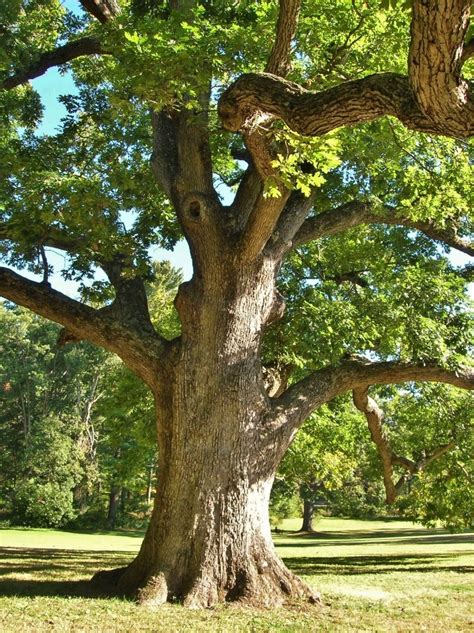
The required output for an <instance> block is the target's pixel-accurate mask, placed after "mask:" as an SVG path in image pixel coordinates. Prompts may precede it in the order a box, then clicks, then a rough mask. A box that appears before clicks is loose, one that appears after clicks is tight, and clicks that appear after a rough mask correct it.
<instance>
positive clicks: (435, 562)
mask: <svg viewBox="0 0 474 633" xmlns="http://www.w3.org/2000/svg"><path fill="white" fill-rule="evenodd" d="M462 556H464V554H462V553H459V554H454V553H453V554H433V555H429V556H426V555H423V554H408V555H395V556H393V555H392V556H384V555H379V556H343V557H328V558H324V557H321V558H320V557H317V558H316V557H315V558H309V557H308V558H307V557H301V558H286V557H284V558H283V560H284V562H285V564H286V565H288V567H289V568H290V569H291V571H293V572H294V573H295V574H298V575H302V576H304V575H313V574H320V575H321V574H323V575H324V574H327V575H329V574H336V575H342V576H345V575H348V576H353V575H358V574H370V575H374V574H387V573H393V572H400V573H404V572H409V573H412V572H422V573H433V572H437V571H450V572H457V573H461V574H469V573H472V572H474V567H473V566H470V565H452V564H449V563H448V564H443V561H446V562H447V561H452V560H453V559H456V558H460V557H462Z"/></svg>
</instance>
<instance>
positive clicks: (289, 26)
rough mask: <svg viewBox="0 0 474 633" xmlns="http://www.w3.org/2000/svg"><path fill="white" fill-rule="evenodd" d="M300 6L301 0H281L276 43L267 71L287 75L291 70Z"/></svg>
mask: <svg viewBox="0 0 474 633" xmlns="http://www.w3.org/2000/svg"><path fill="white" fill-rule="evenodd" d="M300 7H301V2H300V0H280V13H279V15H278V22H277V27H276V37H275V43H274V45H273V49H272V52H271V54H270V58H269V60H268V62H267V65H266V67H265V72H267V73H272V74H273V75H279V76H280V77H286V75H287V74H288V72H289V71H290V69H291V60H290V57H291V42H292V40H293V38H294V36H295V34H296V28H297V26H298V17H299V13H300Z"/></svg>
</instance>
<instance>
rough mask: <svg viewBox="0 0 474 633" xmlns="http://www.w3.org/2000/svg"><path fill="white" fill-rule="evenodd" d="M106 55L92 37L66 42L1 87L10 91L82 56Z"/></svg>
mask: <svg viewBox="0 0 474 633" xmlns="http://www.w3.org/2000/svg"><path fill="white" fill-rule="evenodd" d="M107 54H108V53H107V52H106V51H104V50H103V48H102V45H101V44H100V42H99V40H97V39H96V38H94V37H83V38H81V39H79V40H74V41H73V42H68V44H64V46H59V47H58V48H55V49H53V50H52V51H47V52H46V53H43V54H42V55H40V57H39V58H38V59H36V60H35V61H33V62H31V64H30V65H29V66H28V67H27V68H24V69H22V70H19V71H17V72H15V73H14V74H13V75H11V76H10V77H7V78H6V79H4V80H3V82H2V84H1V87H2V88H4V89H5V90H10V89H11V88H15V87H16V86H20V85H21V84H24V83H26V82H27V81H29V80H30V79H35V78H36V77H40V76H41V75H43V74H44V73H45V72H46V71H47V70H49V69H50V68H53V67H55V66H61V65H62V64H66V63H67V62H70V61H72V60H73V59H77V58H78V57H83V56H84V55H107Z"/></svg>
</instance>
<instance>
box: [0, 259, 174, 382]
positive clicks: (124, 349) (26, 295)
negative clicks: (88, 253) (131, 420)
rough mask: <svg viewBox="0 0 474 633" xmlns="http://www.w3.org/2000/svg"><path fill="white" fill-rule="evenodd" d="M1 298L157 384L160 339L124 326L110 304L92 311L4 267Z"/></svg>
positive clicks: (0, 270)
mask: <svg viewBox="0 0 474 633" xmlns="http://www.w3.org/2000/svg"><path fill="white" fill-rule="evenodd" d="M0 296H2V297H5V299H8V300H9V301H13V302H14V303H17V304H19V305H21V306H24V307H25V308H29V309H30V310H32V311H33V312H35V313H36V314H39V315H40V316H43V317H45V318H46V319H49V320H50V321H54V322H55V323H59V324H60V325H63V326H64V327H65V328H66V330H67V332H68V333H69V334H70V335H71V336H72V338H73V339H74V340H81V339H86V340H88V341H91V342H92V343H95V344H96V345H99V346H100V347H103V348H105V349H107V350H109V351H111V352H114V353H116V354H117V355H118V356H120V358H122V360H123V361H124V362H125V363H126V364H127V365H128V366H129V367H130V368H131V369H132V370H133V371H135V373H137V374H138V375H139V376H140V377H141V378H142V379H143V380H145V382H146V383H147V384H148V385H150V386H151V385H153V384H154V383H155V382H156V379H157V362H158V358H159V356H160V355H161V354H162V352H163V350H164V342H163V339H161V338H160V337H159V336H158V335H157V334H155V333H151V332H149V331H146V332H142V331H136V330H135V329H134V328H133V324H130V323H129V322H127V323H123V322H122V321H121V320H120V315H117V314H116V310H114V306H113V304H112V306H107V307H105V308H103V309H101V310H95V309H93V308H91V307H89V306H86V305H84V304H82V303H79V301H75V300H74V299H71V298H70V297H67V296H66V295H64V294H62V293H61V292H57V291H56V290H53V289H52V288H51V287H50V286H49V284H43V283H38V282H35V281H32V280H30V279H26V278H25V277H22V276H21V275H18V274H17V273H15V272H13V271H12V270H10V269H8V268H4V267H0Z"/></svg>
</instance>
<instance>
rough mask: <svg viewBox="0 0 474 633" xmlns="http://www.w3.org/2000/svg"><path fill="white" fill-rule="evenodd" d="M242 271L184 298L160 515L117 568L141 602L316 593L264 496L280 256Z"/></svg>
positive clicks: (169, 392)
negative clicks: (296, 566)
mask: <svg viewBox="0 0 474 633" xmlns="http://www.w3.org/2000/svg"><path fill="white" fill-rule="evenodd" d="M244 272H247V271H242V274H241V275H236V274H233V275H229V276H227V277H219V276H217V277H216V278H215V279H214V283H213V284H212V285H211V286H210V287H208V288H207V292H202V291H201V288H199V287H196V286H195V285H194V284H196V282H194V284H189V285H186V284H185V285H184V287H182V289H181V292H180V296H179V298H178V301H177V306H178V310H179V311H180V314H181V317H182V322H183V334H182V337H181V340H180V342H179V346H177V347H176V350H175V355H174V356H173V354H171V357H170V359H169V366H168V367H167V376H168V380H167V381H164V382H163V383H162V387H161V390H160V392H159V393H157V394H156V402H157V415H158V438H159V451H160V452H159V473H158V483H157V494H156V497H155V504H154V510H153V515H152V519H151V523H150V526H149V528H148V531H147V534H146V536H145V539H144V541H143V544H142V548H141V550H140V552H139V555H138V557H137V558H136V559H135V560H134V561H133V562H132V563H131V565H130V566H129V567H128V568H126V569H125V570H117V571H116V572H115V574H113V575H112V579H113V580H115V581H116V582H117V586H118V590H119V592H120V593H123V594H137V593H138V597H139V600H140V601H141V602H145V603H148V604H154V605H157V604H160V603H163V602H165V601H167V600H179V601H182V602H184V604H185V605H186V606H189V607H196V608H197V607H208V606H211V605H214V604H216V603H218V602H223V601H230V600H239V601H244V602H247V603H250V604H258V605H264V606H270V605H280V604H282V603H283V602H285V601H286V600H288V599H292V598H302V597H304V598H307V599H310V600H312V601H315V600H317V599H318V598H317V597H316V596H315V595H314V594H313V593H312V592H311V590H310V589H309V588H308V587H307V586H306V585H305V584H304V583H303V582H302V581H301V580H300V579H298V578H297V577H296V576H295V575H293V574H292V573H291V572H290V571H289V570H288V569H287V568H286V567H285V565H284V564H283V563H282V561H281V560H280V559H279V558H278V556H277V554H276V552H275V549H274V546H273V543H272V539H271V533H270V524H269V517H268V501H269V495H270V490H271V486H272V483H273V477H274V474H275V471H276V468H277V466H278V463H279V460H280V458H281V453H282V451H281V447H280V446H279V445H278V444H277V443H275V442H276V440H275V442H273V443H272V441H270V442H269V441H268V440H265V441H264V440H263V438H264V437H266V434H265V415H266V414H267V413H268V410H269V398H268V396H267V394H266V392H265V389H264V384H263V377H262V367H261V364H260V361H259V357H258V351H259V342H260V336H261V330H262V328H263V326H264V323H265V321H266V320H267V319H268V317H269V315H270V313H271V309H272V305H273V280H274V266H267V268H266V269H262V268H261V269H260V270H257V271H256V272H255V274H254V275H253V277H252V279H250V275H245V274H244ZM246 279H247V281H246ZM229 280H230V281H229ZM196 307H198V308H199V309H198V310H197V309H196ZM190 315H194V316H193V318H192V319H191V318H190Z"/></svg>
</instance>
